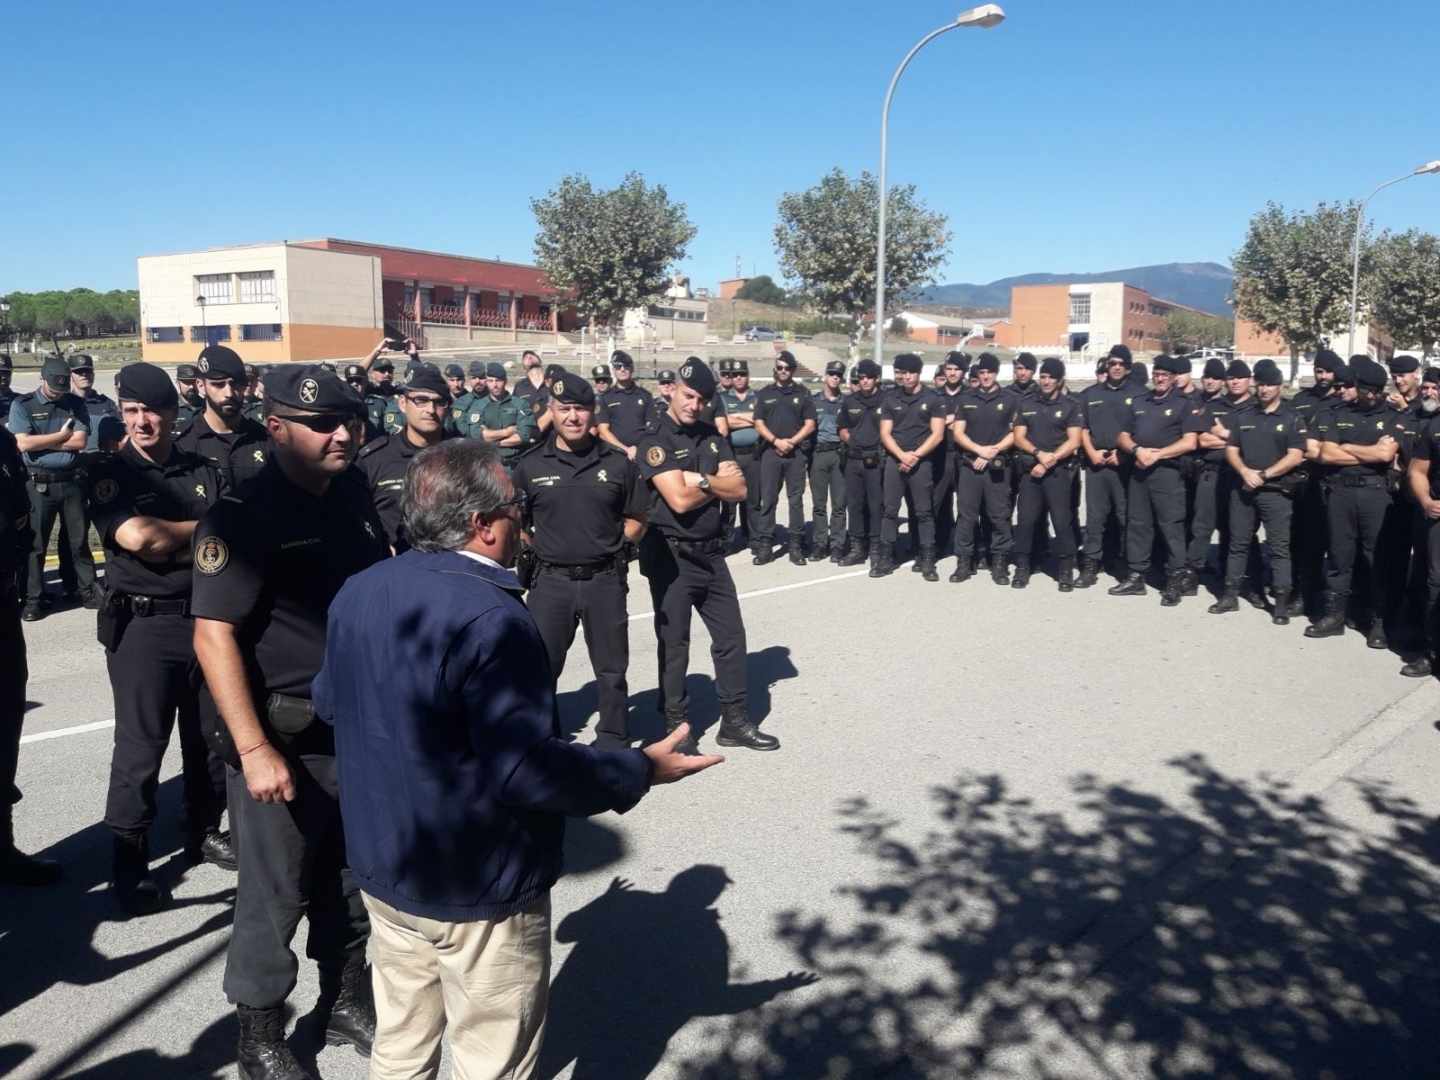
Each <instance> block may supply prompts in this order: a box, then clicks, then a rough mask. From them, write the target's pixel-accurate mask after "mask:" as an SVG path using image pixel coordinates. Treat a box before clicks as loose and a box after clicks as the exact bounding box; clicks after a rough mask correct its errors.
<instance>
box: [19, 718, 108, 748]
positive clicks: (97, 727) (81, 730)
mask: <svg viewBox="0 0 1440 1080" xmlns="http://www.w3.org/2000/svg"><path fill="white" fill-rule="evenodd" d="M114 726H115V721H114V720H96V721H95V723H93V724H76V725H75V726H74V727H62V728H56V729H55V730H54V731H37V732H36V733H35V734H34V735H21V736H20V745H21V746H24V745H26V744H27V743H35V742H48V741H49V740H51V739H63V738H65V737H66V736H67V735H84V734H85V733H86V732H87V731H104V730H105V729H106V728H112V727H114Z"/></svg>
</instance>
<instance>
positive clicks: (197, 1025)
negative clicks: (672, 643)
mask: <svg viewBox="0 0 1440 1080" xmlns="http://www.w3.org/2000/svg"><path fill="white" fill-rule="evenodd" d="M782 518H783V511H782ZM731 566H732V569H733V571H734V573H735V576H736V580H737V583H738V586H739V588H740V590H741V592H742V595H743V601H742V603H743V610H744V616H745V624H746V630H747V637H748V650H749V679H750V681H749V692H750V700H751V708H752V712H753V714H754V715H755V716H757V717H760V718H763V723H764V728H765V730H767V731H771V732H773V733H774V734H776V735H778V736H779V737H780V738H781V739H782V740H783V744H784V745H783V747H782V748H781V749H780V750H779V751H778V752H775V753H770V754H758V753H754V752H747V751H744V750H738V751H730V752H729V753H728V755H727V758H728V760H727V761H726V762H725V763H724V764H723V765H721V766H720V767H718V768H716V769H713V770H711V771H709V772H707V773H705V774H703V775H701V776H698V777H695V778H693V779H691V780H690V781H688V782H685V783H683V784H680V785H676V786H671V787H667V788H662V789H658V790H656V791H654V792H652V793H651V794H650V795H649V796H648V797H647V798H646V799H645V800H644V801H643V802H642V803H641V804H640V805H639V806H637V807H636V808H635V809H634V810H632V811H631V812H630V813H628V814H626V815H623V816H617V815H614V814H606V815H602V816H600V817H598V818H595V819H593V820H589V821H581V822H575V823H574V824H573V825H572V827H571V829H570V832H569V836H568V844H567V864H568V874H567V876H566V877H565V878H564V879H563V880H562V881H561V882H560V884H559V885H558V886H557V887H556V889H555V892H554V896H553V907H554V916H555V932H556V944H555V952H554V962H553V970H552V977H553V986H552V1003H551V1014H550V1016H551V1019H550V1027H549V1031H548V1038H547V1044H546V1053H545V1058H544V1062H543V1067H542V1070H541V1076H542V1077H544V1078H545V1080H550V1078H552V1077H573V1078H576V1080H583V1078H590V1080H598V1078H603V1080H622V1078H628V1077H645V1076H656V1077H667V1078H669V1077H673V1078H686V1080H698V1078H702V1077H703V1078H711V1077H713V1078H717V1080H718V1078H722V1077H757V1078H758V1077H775V1078H780V1077H786V1078H789V1077H826V1078H837V1080H838V1078H866V1077H882V1076H883V1077H910V1076H917V1077H918V1076H926V1077H959V1076H967V1077H968V1076H987V1077H989V1076H994V1077H1000V1076H1006V1077H1041V1076H1046V1077H1049V1076H1054V1077H1117V1076H1125V1077H1129V1076H1136V1077H1143V1076H1192V1075H1193V1076H1201V1075H1204V1076H1242V1075H1244V1076H1255V1075H1259V1076H1276V1077H1297V1078H1298V1077H1317V1076H1334V1077H1350V1076H1357V1077H1358V1076H1367V1077H1369V1076H1387V1077H1400V1076H1427V1075H1428V1076H1433V1075H1436V1065H1435V1061H1436V1058H1435V1053H1434V1043H1433V1037H1432V1034H1431V1026H1432V1024H1433V1021H1434V1018H1435V1016H1436V1015H1437V1002H1440V994H1437V981H1440V974H1437V973H1440V963H1437V960H1440V956H1437V951H1440V903H1437V900H1436V897H1437V895H1440V892H1437V889H1436V884H1437V861H1440V827H1437V824H1436V811H1437V809H1440V778H1437V770H1436V769H1435V768H1434V765H1433V762H1434V761H1435V758H1436V752H1437V748H1440V733H1437V731H1436V728H1435V723H1436V720H1437V718H1440V686H1437V685H1436V684H1435V683H1434V682H1432V681H1431V680H1425V681H1423V682H1418V683H1417V682H1413V681H1407V680H1404V679H1402V678H1400V677H1398V675H1397V674H1396V672H1397V670H1398V667H1399V665H1400V661H1399V659H1398V658H1397V657H1396V656H1394V655H1393V654H1391V653H1388V652H1376V651H1371V650H1369V649H1367V648H1365V645H1364V641H1363V639H1362V638H1361V637H1360V636H1359V635H1358V634H1353V633H1352V634H1347V635H1346V636H1345V637H1344V638H1343V639H1329V640H1322V641H1309V640H1306V639H1305V638H1304V637H1303V636H1302V630H1303V621H1300V620H1297V621H1296V622H1294V623H1292V624H1291V625H1290V626H1289V627H1284V628H1282V627H1275V626H1272V625H1271V623H1270V621H1269V618H1268V617H1267V616H1265V615H1263V614H1261V613H1260V612H1256V611H1253V610H1251V609H1249V608H1245V609H1244V610H1242V611H1240V612H1239V613H1237V614H1233V615H1228V616H1223V617H1220V616H1212V615H1209V614H1207V613H1206V611H1205V606H1206V604H1208V603H1209V599H1208V598H1205V597H1201V598H1195V599H1187V600H1185V601H1184V603H1183V604H1182V605H1181V606H1180V607H1179V608H1178V609H1175V610H1168V609H1162V608H1161V607H1160V606H1159V597H1158V594H1157V593H1155V592H1154V591H1152V592H1151V593H1150V595H1149V596H1147V597H1144V598H1113V597H1109V596H1106V595H1105V594H1104V590H1103V588H1097V589H1092V590H1089V591H1086V592H1076V593H1073V594H1070V595H1062V594H1060V593H1058V592H1057V591H1056V588H1055V584H1054V582H1053V580H1051V579H1050V578H1049V577H1048V576H1045V575H1037V576H1036V578H1034V579H1033V581H1032V584H1031V585H1030V587H1029V588H1028V589H1027V590H1025V591H1016V590H1012V589H1009V588H1000V587H996V586H995V585H993V584H992V583H991V582H990V581H989V580H988V578H985V577H981V578H976V579H972V580H971V581H970V582H968V583H966V584H964V585H951V584H949V583H947V582H945V581H944V580H943V578H942V581H941V582H940V583H938V584H927V583H925V582H923V581H922V580H921V579H920V577H919V575H917V574H912V573H910V572H909V569H908V566H907V567H902V569H901V570H900V572H898V573H897V574H895V575H894V576H893V577H891V578H889V579H887V580H881V581H872V580H870V579H869V578H868V577H867V576H865V573H864V570H863V568H862V569H859V570H844V571H841V570H837V569H836V568H835V567H834V566H832V565H830V564H828V563H821V564H812V565H810V566H807V567H805V568H803V569H802V568H796V567H793V566H791V565H790V564H789V563H787V562H786V561H784V559H783V558H782V559H781V560H779V561H777V562H775V563H773V564H771V565H768V566H765V567H753V566H751V565H750V561H749V558H748V556H745V555H741V556H736V557H734V558H733V559H732V560H731ZM949 568H950V563H949V560H946V564H945V565H944V567H943V568H942V573H948V570H949ZM630 607H631V611H632V612H633V615H632V618H631V622H630V637H631V667H630V692H631V701H632V706H633V712H632V718H633V721H632V722H633V725H634V728H635V730H636V731H637V732H638V733H640V734H643V735H657V734H658V733H659V731H660V728H661V721H660V718H659V717H658V716H657V715H656V713H655V691H654V687H655V651H654V635H653V630H652V628H651V625H650V620H649V617H648V611H649V609H650V603H649V595H648V591H647V588H646V585H645V582H644V579H643V578H641V577H639V576H638V575H633V576H632V580H631V591H630ZM26 637H27V641H28V646H29V654H30V671H31V676H30V684H29V699H30V701H31V702H32V703H33V706H32V708H31V711H30V712H29V713H28V716H27V720H26V729H25V731H26V734H25V740H26V741H25V744H24V745H23V747H22V750H21V759H20V784H21V787H22V788H23V789H24V791H25V799H24V801H23V802H22V803H20V804H19V806H18V807H17V832H18V837H19V841H20V843H21V845H22V846H23V847H24V848H26V849H27V850H32V851H41V852H44V853H46V854H48V855H50V856H52V857H56V858H59V859H61V860H62V861H63V862H64V864H65V866H66V871H67V878H66V881H65V883H64V884H63V885H61V886H59V887H58V888H55V889H53V890H48V891H30V892H22V891H16V890H10V891H5V892H0V971H3V972H4V973H5V974H4V977H3V978H0V1075H12V1076H15V1077H19V1078H40V1077H60V1076H67V1077H86V1078H91V1080H98V1078H107V1080H110V1078H114V1080H119V1078H131V1077H147V1078H148V1077H162V1078H170V1077H174V1078H181V1077H184V1078H194V1077H220V1076H231V1075H233V1048H234V1040H235V1026H234V1022H233V1019H232V1012H231V1010H230V1008H229V1007H228V1006H227V1005H226V1003H225V1000H224V996H223V994H222V992H221V975H222V971H223V965H224V952H225V948H226V943H227V939H228V929H227V927H228V914H229V904H230V901H231V898H232V895H233V884H234V879H233V876H232V875H229V874H227V873H225V872H222V871H220V870H218V869H215V868H213V867H208V866H205V867H200V868H198V869H190V868H187V867H184V866H183V864H182V862H181V860H180V858H179V833H178V821H177V819H178V808H179V790H178V787H179V780H178V775H177V774H178V766H179V761H178V749H177V748H174V747H172V752H171V754H170V757H169V759H168V761H167V769H166V773H165V779H164V782H163V783H162V786H161V807H162V809H161V815H160V823H159V824H158V825H157V827H156V831H155V838H154V853H155V856H156V859H157V864H158V866H159V870H158V873H159V874H160V875H161V876H162V878H163V879H164V880H166V881H167V882H169V883H171V884H172V885H173V889H174V904H173V905H172V906H171V907H170V908H169V909H168V910H166V911H164V912H162V913H161V914H158V915H156V916H153V917H149V918H144V919H135V920H130V921H122V920H120V919H119V918H118V916H117V914H116V913H115V911H114V909H113V908H112V906H111V903H110V898H109V897H108V895H107V894H106V892H105V881H106V877H107V873H108V859H109V840H108V837H107V836H106V834H105V832H104V830H103V828H102V827H101V826H100V825H99V824H98V822H99V819H100V817H101V814H102V811H103V805H104V797H105V786H106V777H107V769H108V760H109V750H110V743H111V732H112V728H111V727H110V721H111V720H112V718H113V710H112V707H111V701H110V698H109V689H108V684H107V682H106V676H105V669H104V658H103V653H102V651H101V649H100V647H99V646H98V645H97V644H96V643H95V638H94V623H93V614H92V613H89V612H84V611H79V610H75V611H69V612H64V613H61V614H57V615H54V616H52V617H50V618H47V619H46V620H44V621H43V622H40V623H38V624H33V625H28V626H27V628H26ZM691 670H692V672H693V674H692V676H691V680H692V698H693V705H692V711H693V716H694V719H695V720H696V722H697V724H698V725H699V726H701V727H703V728H709V727H711V725H713V724H714V723H715V722H716V718H717V713H718V707H717V705H716V701H715V696H714V692H713V687H712V684H711V682H710V673H711V668H710V664H709V657H708V638H707V637H706V635H705V633H704V632H703V629H702V628H701V627H700V626H699V623H698V620H697V624H696V632H695V635H694V644H693V653H692V664H691ZM560 689H561V706H562V716H563V718H564V721H565V725H566V727H567V729H568V730H570V731H573V732H575V733H576V734H577V735H578V737H580V738H586V739H588V738H590V737H591V731H592V730H593V723H594V715H593V713H594V707H595V690H594V683H593V680H592V679H591V676H590V671H589V665H588V662H587V660H586V658H585V653H584V646H583V642H580V641H577V643H576V645H575V647H574V649H573V650H572V652H571V654H570V660H569V665H568V667H567V670H566V672H565V674H564V676H563V678H562V679H561V684H560ZM712 735H713V732H708V731H707V732H706V734H705V735H704V736H702V746H707V745H710V743H711V738H712ZM303 938H304V929H303V927H302V930H301V935H300V939H299V940H298V941H297V943H296V947H297V950H298V951H301V954H302V956H303ZM316 993H317V986H316V980H315V972H314V968H313V965H312V964H310V963H309V962H308V961H304V960H302V963H301V981H300V985H299V986H298V988H297V989H296V991H295V993H294V994H293V995H292V998H291V1005H292V1007H293V1012H294V1023H295V1027H294V1030H295V1034H294V1036H293V1038H292V1042H293V1044H294V1045H295V1046H296V1048H297V1052H299V1053H300V1055H301V1057H302V1059H304V1060H309V1061H311V1062H312V1063H313V1065H314V1067H315V1068H317V1069H318V1074H319V1075H321V1076H323V1077H326V1078H331V1080H341V1078H346V1077H349V1078H359V1077H363V1076H364V1075H365V1064H364V1062H363V1061H362V1060H361V1059H360V1058H359V1057H357V1056H356V1055H355V1054H354V1053H353V1052H351V1051H349V1050H346V1049H339V1048H325V1047H323V1044H322V1041H321V1040H319V1039H318V1038H317V1029H316V1020H315V1017H314V1016H312V1015H311V1009H312V1005H313V1003H314V1001H315V998H316ZM442 1075H447V1073H446V1072H442Z"/></svg>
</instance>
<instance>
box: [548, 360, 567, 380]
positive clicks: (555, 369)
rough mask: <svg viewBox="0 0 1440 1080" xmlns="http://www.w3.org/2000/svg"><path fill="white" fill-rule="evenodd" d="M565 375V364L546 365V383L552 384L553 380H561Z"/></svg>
mask: <svg viewBox="0 0 1440 1080" xmlns="http://www.w3.org/2000/svg"><path fill="white" fill-rule="evenodd" d="M564 374H565V365H564V364H546V365H545V381H546V382H552V381H553V380H555V379H558V378H560V376H561V375H564Z"/></svg>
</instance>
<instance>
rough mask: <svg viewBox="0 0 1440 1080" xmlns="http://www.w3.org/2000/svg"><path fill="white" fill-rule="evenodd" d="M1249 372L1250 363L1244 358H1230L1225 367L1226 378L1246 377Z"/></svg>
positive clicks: (1248, 376)
mask: <svg viewBox="0 0 1440 1080" xmlns="http://www.w3.org/2000/svg"><path fill="white" fill-rule="evenodd" d="M1250 374H1251V372H1250V365H1249V364H1247V363H1245V361H1244V360H1231V361H1230V366H1229V367H1227V368H1226V369H1225V378H1227V379H1248V378H1250Z"/></svg>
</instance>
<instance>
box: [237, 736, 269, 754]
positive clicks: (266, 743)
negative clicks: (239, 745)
mask: <svg viewBox="0 0 1440 1080" xmlns="http://www.w3.org/2000/svg"><path fill="white" fill-rule="evenodd" d="M269 745H270V740H269V739H261V740H260V741H259V742H257V743H256V744H255V745H254V746H252V747H250V749H249V750H241V751H240V753H239V756H240V757H244V756H245V755H246V754H251V753H254V752H255V751H256V750H259V749H260V747H262V746H269Z"/></svg>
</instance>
